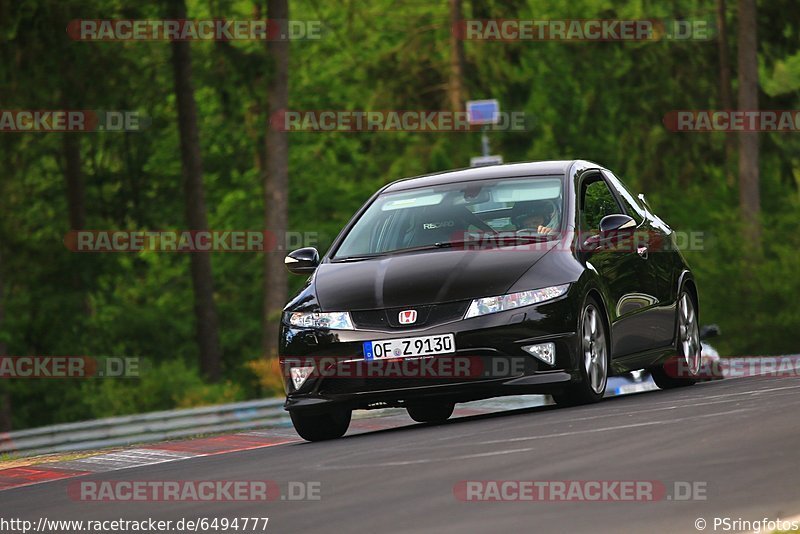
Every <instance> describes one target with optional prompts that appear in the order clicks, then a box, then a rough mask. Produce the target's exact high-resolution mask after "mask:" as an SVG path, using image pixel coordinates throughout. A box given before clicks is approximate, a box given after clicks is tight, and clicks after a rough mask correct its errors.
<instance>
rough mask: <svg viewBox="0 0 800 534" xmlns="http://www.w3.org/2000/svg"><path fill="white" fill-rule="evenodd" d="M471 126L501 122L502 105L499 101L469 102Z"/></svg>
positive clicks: (468, 113) (468, 110)
mask: <svg viewBox="0 0 800 534" xmlns="http://www.w3.org/2000/svg"><path fill="white" fill-rule="evenodd" d="M467 116H468V117H469V123H470V124H497V123H498V122H500V104H499V103H498V102H497V100H495V99H492V100H470V101H468V102H467Z"/></svg>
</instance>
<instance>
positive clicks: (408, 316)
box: [398, 310, 417, 324]
mask: <svg viewBox="0 0 800 534" xmlns="http://www.w3.org/2000/svg"><path fill="white" fill-rule="evenodd" d="M398 320H399V321H400V324H413V323H416V322H417V310H403V311H401V312H400V315H399V316H398Z"/></svg>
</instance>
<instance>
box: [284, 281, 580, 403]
mask: <svg viewBox="0 0 800 534" xmlns="http://www.w3.org/2000/svg"><path fill="white" fill-rule="evenodd" d="M574 310H575V307H574V306H573V305H572V304H571V302H570V299H569V297H568V296H566V295H565V296H564V297H560V298H558V299H555V300H553V301H549V302H545V303H542V304H537V305H533V306H525V307H521V308H516V309H514V310H509V311H504V312H499V313H495V314H490V315H484V316H480V317H474V318H471V319H463V320H462V319H459V320H455V321H449V322H446V323H442V324H437V325H434V326H429V327H425V328H413V327H409V328H388V327H387V328H370V329H359V330H324V329H313V328H296V327H292V326H289V325H286V324H282V325H281V331H280V350H279V354H280V361H281V369H282V370H283V374H284V385H285V388H286V393H287V399H286V404H285V407H286V409H287V410H309V411H310V410H324V409H326V408H327V407H329V406H332V405H338V406H341V407H346V408H350V409H360V408H382V407H392V406H395V407H397V406H404V405H406V404H408V403H410V402H415V401H419V400H423V399H430V398H448V399H450V400H453V401H456V402H464V401H468V400H477V399H481V398H489V397H495V396H501V395H514V394H520V393H547V392H550V391H553V390H555V389H558V388H560V387H563V386H564V384H565V383H567V382H569V381H571V380H575V379H577V378H578V376H579V375H578V371H576V369H578V367H577V362H578V355H577V352H576V347H577V346H578V343H577V340H576V333H575V332H576V331H577V328H576V325H577V316H576V314H575V311H574ZM449 333H452V334H453V335H454V336H455V348H456V352H455V353H453V354H443V355H436V356H428V357H423V358H411V359H404V360H398V359H394V360H380V361H378V362H366V361H365V360H364V354H363V351H362V347H363V343H364V342H365V341H378V340H386V339H392V338H402V337H416V336H428V335H435V334H449ZM545 342H552V343H554V344H555V346H556V359H555V363H554V365H552V366H551V365H548V364H546V363H544V362H542V361H540V360H538V359H537V358H535V357H533V356H531V355H530V354H529V353H527V352H526V351H524V350H523V349H522V347H523V346H528V345H533V344H537V343H545ZM297 366H313V367H314V368H315V371H314V372H313V373H312V376H310V377H309V378H308V379H307V380H306V381H305V382H304V383H303V384H302V385H301V386H300V388H299V389H296V388H295V387H294V385H293V383H292V381H291V379H290V378H289V369H290V368H291V367H297ZM431 369H432V370H433V372H431Z"/></svg>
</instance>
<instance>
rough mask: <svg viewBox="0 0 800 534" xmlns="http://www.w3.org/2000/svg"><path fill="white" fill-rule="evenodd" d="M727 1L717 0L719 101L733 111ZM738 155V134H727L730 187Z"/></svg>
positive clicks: (732, 182)
mask: <svg viewBox="0 0 800 534" xmlns="http://www.w3.org/2000/svg"><path fill="white" fill-rule="evenodd" d="M726 11H727V6H726V3H725V0H717V50H718V52H719V99H720V104H721V105H722V109H725V110H732V109H733V88H732V85H731V60H730V54H729V53H728V23H727V21H726V18H725V14H726ZM735 153H736V134H735V133H733V132H727V133H726V134H725V177H726V179H727V182H728V186H730V187H733V185H734V174H733V169H732V166H733V156H734V154H735Z"/></svg>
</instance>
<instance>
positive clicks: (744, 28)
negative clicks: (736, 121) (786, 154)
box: [738, 0, 761, 256]
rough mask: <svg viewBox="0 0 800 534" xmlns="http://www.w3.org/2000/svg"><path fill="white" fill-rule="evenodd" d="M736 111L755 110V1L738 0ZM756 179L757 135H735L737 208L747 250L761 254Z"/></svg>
mask: <svg viewBox="0 0 800 534" xmlns="http://www.w3.org/2000/svg"><path fill="white" fill-rule="evenodd" d="M738 40H739V111H754V110H757V109H758V40H757V37H756V0H739V36H738ZM758 185H759V175H758V133H757V132H742V133H740V134H739V206H740V208H741V211H742V222H743V223H744V225H745V227H744V237H745V239H746V241H745V242H746V243H748V244H749V246H748V248H749V249H750V251H751V252H752V253H754V254H753V256H757V255H758V254H760V251H761V223H760V220H759V213H760V211H761V200H760V195H759V187H758Z"/></svg>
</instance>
